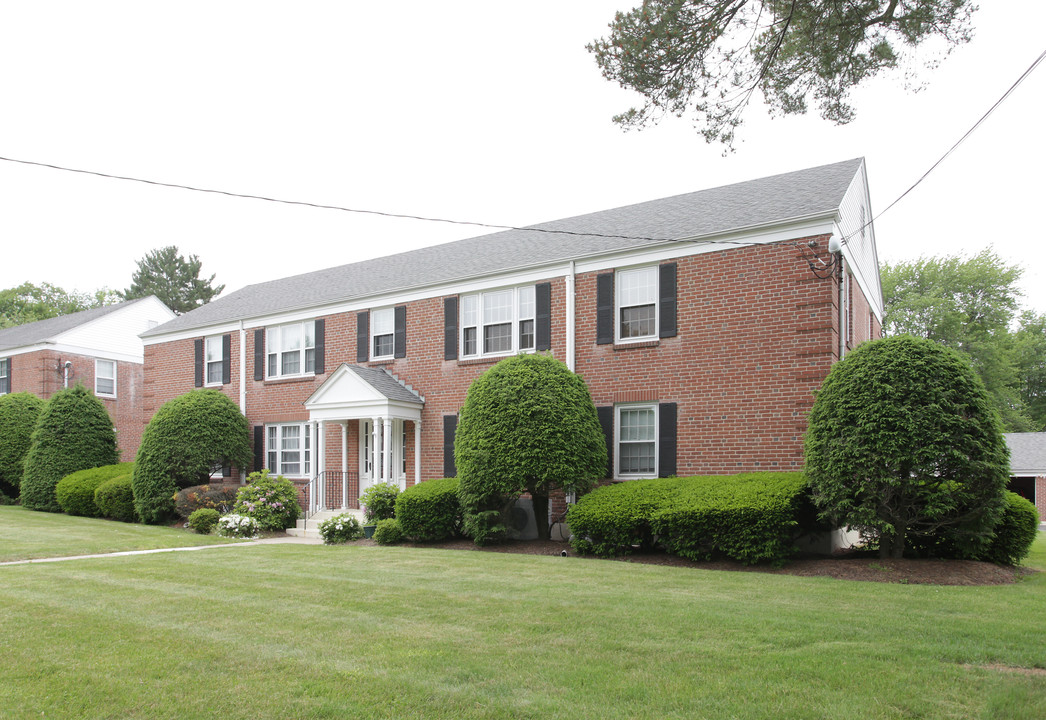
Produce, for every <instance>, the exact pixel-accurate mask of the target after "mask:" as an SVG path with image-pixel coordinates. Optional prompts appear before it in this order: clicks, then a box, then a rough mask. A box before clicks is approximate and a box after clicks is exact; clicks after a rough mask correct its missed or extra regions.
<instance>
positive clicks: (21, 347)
mask: <svg viewBox="0 0 1046 720" xmlns="http://www.w3.org/2000/svg"><path fill="white" fill-rule="evenodd" d="M174 316H175V315H174V313H173V312H172V311H171V310H170V309H169V308H168V307H167V306H166V305H164V304H163V303H162V302H161V301H160V300H158V299H157V298H156V297H147V298H142V299H140V300H128V301H126V302H122V303H119V304H118V305H109V306H106V307H100V308H95V309H93V310H84V311H83V312H78V313H72V314H69V315H61V316H59V317H54V318H49V319H47V320H40V321H38V322H34V323H27V324H26V325H18V326H16V327H10V328H5V329H3V330H0V395H2V394H4V393H9V392H30V393H32V394H34V395H36V396H37V397H40V398H43V399H45V400H46V399H48V398H50V397H51V396H52V395H54V394H55V393H56V392H58V391H59V390H61V389H62V388H64V387H71V386H73V385H75V384H76V383H82V384H83V385H84V386H85V387H86V388H87V389H89V390H91V391H93V392H94V394H95V395H96V396H97V397H98V398H99V399H100V400H101V401H102V403H103V404H104V405H105V409H106V410H108V411H109V417H110V418H112V421H113V426H114V427H115V428H116V442H117V446H118V447H119V448H120V458H121V460H133V459H134V456H135V455H136V454H137V453H138V445H139V443H140V442H141V439H142V429H143V427H144V425H143V422H142V413H143V411H144V405H143V402H142V400H143V398H142V380H143V372H142V362H143V359H144V358H143V347H142V341H141V339H140V338H139V337H138V335H139V333H142V332H145V331H146V330H148V329H150V328H152V327H156V326H157V325H159V324H161V323H165V322H167V321H168V320H170V319H171V318H173V317H174Z"/></svg>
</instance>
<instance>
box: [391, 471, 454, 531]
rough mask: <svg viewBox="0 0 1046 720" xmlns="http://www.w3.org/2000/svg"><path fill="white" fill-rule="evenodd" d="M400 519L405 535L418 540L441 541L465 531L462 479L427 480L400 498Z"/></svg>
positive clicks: (398, 502)
mask: <svg viewBox="0 0 1046 720" xmlns="http://www.w3.org/2000/svg"><path fill="white" fill-rule="evenodd" d="M396 519H397V520H399V525H400V529H402V530H403V535H404V537H407V538H409V539H410V540H413V541H415V542H439V541H440V540H446V539H447V538H451V537H454V536H456V535H458V534H459V533H460V531H461V505H460V504H459V503H458V479H457V478H440V479H438V480H426V481H425V482H421V483H418V484H417V485H415V486H414V487H409V488H407V489H406V490H404V491H403V492H401V493H400V494H399V497H398V498H396Z"/></svg>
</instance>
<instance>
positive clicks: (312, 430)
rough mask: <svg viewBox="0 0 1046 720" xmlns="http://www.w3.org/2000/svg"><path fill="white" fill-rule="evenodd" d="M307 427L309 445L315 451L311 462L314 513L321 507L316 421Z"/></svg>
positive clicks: (310, 476)
mask: <svg viewBox="0 0 1046 720" xmlns="http://www.w3.org/2000/svg"><path fill="white" fill-rule="evenodd" d="M305 427H306V428H308V430H307V432H308V433H309V437H310V440H311V442H310V443H309V445H310V446H311V447H312V452H313V458H312V462H311V463H309V512H310V513H314V512H316V511H317V510H319V509H320V506H319V503H317V502H316V488H317V487H319V482H318V479H319V476H320V471H319V467H318V466H319V459H318V456H317V455H316V442H317V439H316V438H317V433H316V421H315V420H313V421H310V422H309V423H308V424H307V425H306V426H305Z"/></svg>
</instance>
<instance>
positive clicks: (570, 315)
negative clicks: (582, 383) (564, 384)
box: [566, 260, 577, 372]
mask: <svg viewBox="0 0 1046 720" xmlns="http://www.w3.org/2000/svg"><path fill="white" fill-rule="evenodd" d="M575 271H576V268H575V266H574V261H573V260H571V261H570V272H569V273H568V274H567V276H566V286H567V287H566V296H567V328H566V330H567V368H568V369H569V370H570V371H571V372H574V364H575V361H574V355H575V348H576V338H575V337H574V333H575V330H576V325H577V318H576V315H575V313H576V310H575V305H576V303H577V299H576V298H575V297H574V293H575V292H576V291H575V287H574V273H575Z"/></svg>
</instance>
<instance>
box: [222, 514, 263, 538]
mask: <svg viewBox="0 0 1046 720" xmlns="http://www.w3.org/2000/svg"><path fill="white" fill-rule="evenodd" d="M216 527H217V532H218V535H220V536H221V537H224V538H236V539H239V540H254V539H255V538H257V537H258V533H259V532H260V531H261V528H260V527H258V521H257V520H255V519H254V518H252V517H250V516H249V515H237V514H236V513H230V514H228V515H222V516H221V517H220V518H218V525H217V526H216Z"/></svg>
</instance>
